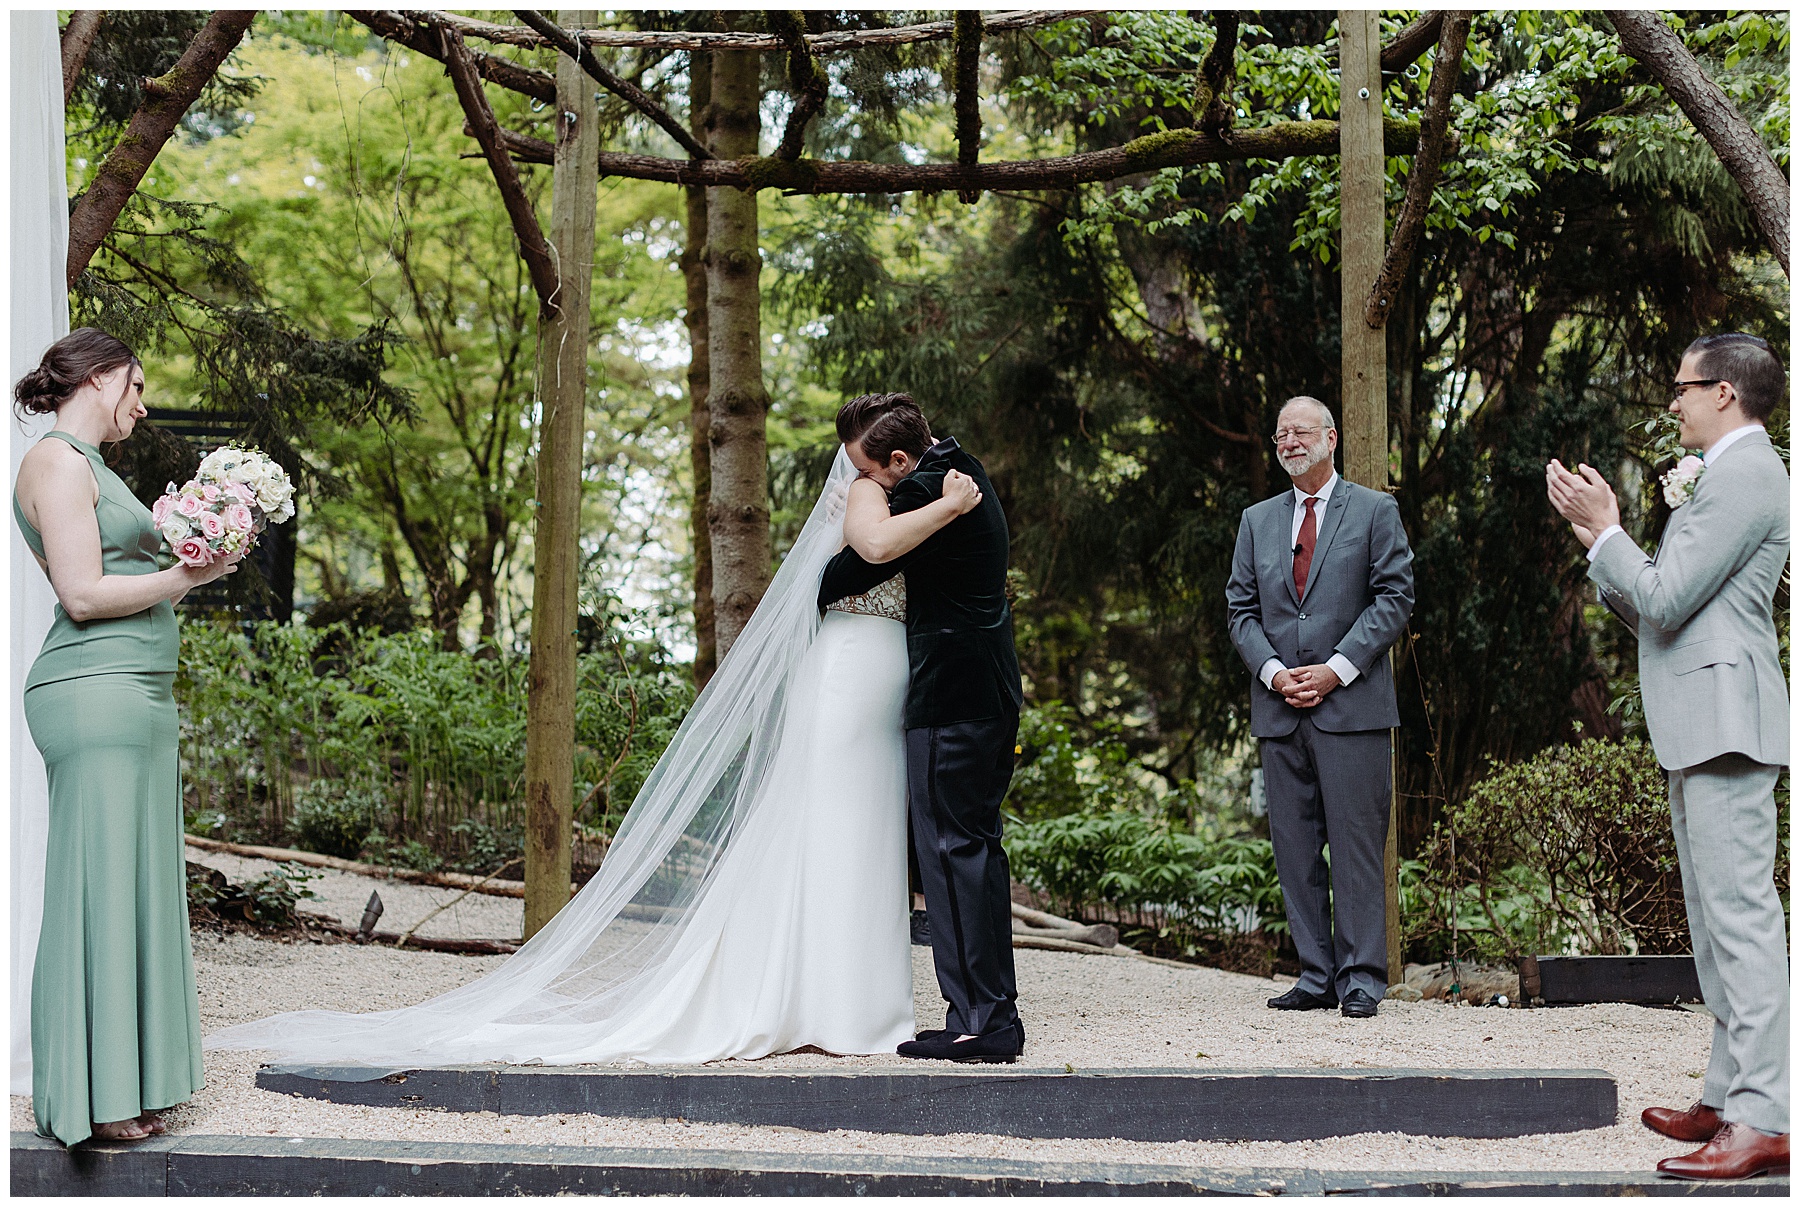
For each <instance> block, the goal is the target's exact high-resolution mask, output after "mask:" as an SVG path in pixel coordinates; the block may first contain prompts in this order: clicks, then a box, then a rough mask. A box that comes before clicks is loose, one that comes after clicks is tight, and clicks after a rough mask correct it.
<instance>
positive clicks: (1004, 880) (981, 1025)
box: [906, 713, 1019, 1035]
mask: <svg viewBox="0 0 1800 1207" xmlns="http://www.w3.org/2000/svg"><path fill="white" fill-rule="evenodd" d="M1018 735H1019V717H1018V714H1017V713H1013V714H1011V715H1008V716H1001V717H992V718H989V719H986V720H981V721H964V722H962V723H960V724H956V725H940V726H936V727H933V728H930V729H909V730H907V731H906V778H907V798H908V805H909V811H910V813H911V815H912V836H913V845H914V848H915V850H916V851H917V853H918V858H919V878H920V879H921V880H922V881H923V882H924V890H925V912H926V914H927V915H928V916H929V917H930V919H931V956H932V961H933V962H934V963H935V964H936V965H937V978H938V988H939V990H940V991H942V993H943V995H944V1000H945V1001H946V1002H948V1003H949V1006H950V1008H949V1012H948V1013H947V1014H946V1016H945V1022H944V1026H945V1027H946V1028H947V1029H949V1030H951V1031H955V1032H957V1033H959V1034H962V1035H984V1034H986V1033H988V1032H990V1031H1000V1030H1004V1029H1005V1028H1007V1027H1010V1026H1012V1025H1013V1023H1014V1022H1015V1021H1016V1020H1017V1019H1018V1017H1019V1012H1018V1008H1017V1006H1016V1004H1015V1003H1016V1002H1017V1000H1018V996H1019V990H1018V984H1017V981H1016V979H1015V978H1014V976H1013V954H1012V875H1011V872H1010V870H1009V869H1008V867H1007V864H1006V852H1005V850H1003V849H1002V848H1001V846H1000V801H1001V799H1002V798H1003V797H1005V795H1006V789H1007V785H1009V784H1010V783H1011V782H1012V772H1013V747H1014V743H1015V742H1016V741H1017V740H1018Z"/></svg>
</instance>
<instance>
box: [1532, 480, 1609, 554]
mask: <svg viewBox="0 0 1800 1207" xmlns="http://www.w3.org/2000/svg"><path fill="white" fill-rule="evenodd" d="M1578 468H1579V469H1580V471H1581V472H1580V473H1574V472H1571V471H1570V470H1569V469H1568V468H1566V467H1565V466H1564V465H1563V463H1562V462H1561V461H1558V460H1556V459H1555V458H1554V457H1553V458H1551V460H1550V464H1548V465H1546V466H1545V467H1544V484H1545V486H1546V487H1547V488H1548V490H1549V493H1550V506H1552V507H1554V508H1556V513H1557V514H1558V515H1560V516H1561V517H1562V518H1563V519H1565V520H1567V521H1569V526H1570V527H1572V528H1574V529H1575V539H1576V540H1578V541H1580V542H1581V547H1582V548H1583V549H1591V548H1593V546H1594V538H1595V537H1597V536H1599V535H1600V534H1601V533H1602V532H1605V531H1606V530H1607V529H1608V528H1611V527H1612V526H1613V525H1614V524H1617V523H1618V522H1619V499H1618V496H1617V495H1615V494H1613V488H1612V487H1610V486H1608V485H1607V484H1606V479H1605V478H1602V477H1601V476H1600V471H1599V470H1597V469H1595V468H1594V467H1593V466H1591V465H1587V464H1585V463H1584V464H1582V465H1581V466H1579V467H1578Z"/></svg>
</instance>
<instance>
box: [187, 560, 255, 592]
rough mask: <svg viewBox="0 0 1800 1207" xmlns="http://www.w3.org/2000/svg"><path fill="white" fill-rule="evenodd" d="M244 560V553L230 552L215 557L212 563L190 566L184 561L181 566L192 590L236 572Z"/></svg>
mask: <svg viewBox="0 0 1800 1207" xmlns="http://www.w3.org/2000/svg"><path fill="white" fill-rule="evenodd" d="M246 552H247V551H246ZM243 560H244V555H243V554H242V553H229V554H225V555H224V556H222V557H218V558H215V559H214V560H213V562H212V564H211V565H206V566H189V565H187V564H186V563H182V566H181V568H182V569H183V570H184V571H186V573H187V578H188V589H189V590H192V589H193V588H194V587H203V586H205V585H206V584H207V583H210V582H214V581H216V580H218V579H221V578H224V577H225V576H226V575H227V574H236V573H237V568H238V563H239V562H241V561H243Z"/></svg>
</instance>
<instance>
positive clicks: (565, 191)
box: [525, 9, 600, 939]
mask: <svg viewBox="0 0 1800 1207" xmlns="http://www.w3.org/2000/svg"><path fill="white" fill-rule="evenodd" d="M597 17H598V13H597V12H596V11H594V10H591V9H577V10H570V9H563V10H561V11H559V12H558V13H557V22H558V23H559V24H560V25H562V26H563V27H564V28H565V29H569V28H580V27H585V26H591V25H593V24H595V21H596V18H597ZM556 109H557V115H558V116H557V122H556V166H555V168H554V169H553V170H554V172H555V174H556V175H555V180H554V184H553V185H552V188H551V195H550V245H551V247H552V248H553V249H554V250H555V252H556V261H557V281H558V283H557V297H556V301H557V305H556V307H555V312H554V314H553V315H551V316H549V317H546V318H545V319H544V320H543V321H542V322H541V323H540V324H539V328H538V350H537V387H538V405H539V407H540V408H541V414H542V417H541V419H540V420H539V424H538V433H539V440H538V458H537V508H538V512H537V527H536V529H535V531H534V534H533V544H534V550H535V554H534V562H533V569H534V581H533V583H532V591H531V669H530V683H529V689H528V695H527V697H526V705H525V724H526V730H525V937H526V938H527V939H529V938H530V937H531V936H532V935H534V934H536V933H537V932H538V931H539V930H540V929H542V928H543V926H544V924H545V923H547V922H548V921H550V919H551V918H554V917H555V916H556V913H557V911H558V910H560V909H562V907H563V906H565V905H567V904H568V902H569V879H570V870H571V869H570V863H571V858H570V856H571V851H570V843H571V835H570V829H571V826H572V823H573V820H574V819H573V815H572V814H573V809H574V794H575V650H576V645H575V621H576V615H577V608H578V604H577V602H576V585H577V583H576V575H577V569H578V567H579V566H580V564H581V551H580V548H579V545H578V539H579V536H580V530H581V523H580V521H581V461H582V441H583V437H584V435H585V432H586V418H587V353H588V292H589V286H590V283H591V280H592V276H593V269H594V205H595V195H596V192H597V186H598V183H599V170H600V131H599V114H598V107H597V106H596V105H595V103H594V85H593V84H592V83H591V82H589V80H588V78H587V76H586V75H585V74H584V73H583V72H582V70H581V67H580V65H579V64H577V63H576V62H575V61H574V60H572V59H570V58H569V57H568V56H567V55H562V56H560V57H559V59H558V62H557V65H556Z"/></svg>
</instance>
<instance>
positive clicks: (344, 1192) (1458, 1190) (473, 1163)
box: [12, 1132, 1789, 1198]
mask: <svg viewBox="0 0 1800 1207" xmlns="http://www.w3.org/2000/svg"><path fill="white" fill-rule="evenodd" d="M84 1150H85V1151H84ZM1788 1192H1789V1187H1788V1179H1787V1178H1786V1177H1778V1178H1767V1177H1765V1178H1756V1179H1751V1180H1750V1181H1746V1182H1728V1183H1722V1184H1709V1183H1694V1182H1677V1181H1671V1180H1668V1179H1664V1178H1659V1177H1657V1176H1656V1175H1655V1174H1650V1173H1582V1172H1556V1171H1550V1172H1544V1171H1535V1170H1534V1171H1524V1172H1491V1171H1489V1172H1448V1173H1445V1172H1429V1173H1397V1172H1347V1173H1340V1172H1334V1171H1320V1170H1306V1169H1200V1168H1194V1167H1186V1166H1161V1165H1130V1164H1111V1163H1107V1164H1100V1163H1090V1162H1081V1163H1076V1162H1048V1161H1002V1160H991V1159H987V1158H976V1157H886V1156H870V1155H866V1154H858V1155H854V1156H851V1155H823V1154H787V1153H763V1152H721V1151H697V1150H670V1149H637V1148H577V1147H572V1146H546V1145H524V1144H519V1145H512V1144H440V1143H426V1142H420V1141H399V1140H390V1141H379V1140H319V1139H294V1138H282V1137H278V1136H187V1137H162V1138H160V1139H156V1140H147V1141H143V1142H141V1143H139V1144H135V1145H132V1146H129V1147H127V1146H124V1145H118V1146H113V1147H107V1148H93V1149H89V1148H87V1146H83V1148H82V1149H77V1150H76V1151H74V1152H70V1151H67V1150H65V1149H64V1148H63V1147H62V1146H61V1145H60V1144H57V1143H55V1142H54V1141H50V1140H44V1139H40V1138H39V1137H37V1136H34V1135H32V1134H31V1133H29V1132H14V1133H13V1136H12V1193H13V1194H14V1195H18V1196H23V1197H41V1196H49V1195H56V1196H88V1197H92V1196H99V1195H120V1196H125V1195H129V1196H132V1197H137V1198H161V1197H166V1196H171V1195H184V1196H187V1195H208V1196H217V1195H244V1196H252V1195H258V1196H275V1195H279V1196H303V1195H307V1196H310V1195H332V1196H346V1197H347V1196H351V1195H355V1196H383V1197H385V1196H389V1195H440V1196H441V1195H464V1196H475V1195H550V1194H612V1195H651V1194H656V1195H734V1196H735V1195H846V1196H849V1195H861V1196H869V1195H884V1196H900V1195H958V1196H982V1195H988V1196H995V1195H1082V1196H1100V1195H1104V1196H1121V1195H1134V1196H1135V1195H1144V1196H1149V1195H1157V1196H1171V1195H1184V1196H1186V1195H1215V1194H1228V1195H1257V1196H1272V1195H1309V1196H1322V1195H1328V1194H1329V1195H1342V1194H1351V1195H1532V1196H1558V1197H1562V1196H1574V1195H1583V1196H1592V1195H1622V1196H1623V1195H1629V1196H1633V1197H1636V1196H1641V1195H1707V1196H1714V1195H1780V1196H1782V1197H1786V1196H1787V1194H1788Z"/></svg>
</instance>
